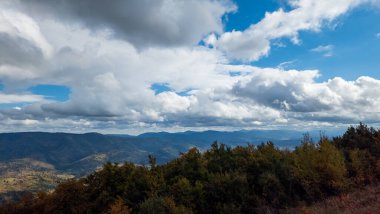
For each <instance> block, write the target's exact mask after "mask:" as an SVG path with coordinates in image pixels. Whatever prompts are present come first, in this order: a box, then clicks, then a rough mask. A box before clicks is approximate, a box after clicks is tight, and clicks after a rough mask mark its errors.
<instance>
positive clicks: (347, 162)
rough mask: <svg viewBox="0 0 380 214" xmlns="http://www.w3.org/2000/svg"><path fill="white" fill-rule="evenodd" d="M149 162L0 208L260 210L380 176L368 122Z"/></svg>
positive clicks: (377, 135) (379, 145)
mask: <svg viewBox="0 0 380 214" xmlns="http://www.w3.org/2000/svg"><path fill="white" fill-rule="evenodd" d="M149 163H150V165H149V166H139V165H135V164H132V163H125V164H112V163H108V164H105V165H104V167H103V169H102V170H100V171H97V172H94V173H93V174H91V175H89V176H87V177H85V178H82V179H79V180H69V181H67V182H64V183H62V184H60V185H59V186H58V187H57V188H56V189H55V190H54V191H53V192H51V193H39V194H36V195H32V194H30V195H27V196H25V197H24V198H23V199H22V200H21V201H19V202H7V203H5V204H3V206H2V207H1V208H0V213H1V212H3V213H261V212H271V211H279V210H286V209H288V208H290V207H294V206H296V205H298V204H300V203H310V202H314V201H317V200H320V199H322V198H324V197H327V196H332V195H338V194H340V193H342V192H344V191H347V190H349V189H350V188H352V187H357V186H362V185H366V184H369V183H373V182H375V181H377V180H378V179H379V178H380V131H378V130H375V129H373V128H369V127H367V126H366V125H364V124H360V125H359V126H357V127H350V128H348V130H347V131H346V132H345V134H344V135H343V136H341V137H336V138H333V139H327V138H326V137H324V136H321V139H320V140H319V141H318V142H313V141H312V140H311V139H310V137H308V136H307V135H305V137H304V140H303V141H302V143H301V144H300V146H298V147H296V148H295V149H294V150H284V149H279V148H277V147H276V146H275V145H274V144H273V143H271V142H267V143H264V144H261V145H260V146H257V147H256V146H252V145H248V146H246V147H240V146H238V147H235V148H230V147H228V146H225V145H223V144H218V143H217V142H215V143H213V144H212V145H211V148H210V149H209V150H207V151H205V152H200V151H199V150H198V149H196V148H192V149H190V150H189V151H188V152H186V153H183V154H181V155H180V157H178V158H177V159H175V160H173V161H171V162H169V163H167V164H164V165H157V164H156V159H155V157H153V156H149Z"/></svg>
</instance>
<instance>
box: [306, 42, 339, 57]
mask: <svg viewBox="0 0 380 214" xmlns="http://www.w3.org/2000/svg"><path fill="white" fill-rule="evenodd" d="M310 51H312V52H317V53H321V54H322V55H323V56H324V57H331V56H333V51H334V46H333V45H320V46H318V47H316V48H313V49H311V50H310Z"/></svg>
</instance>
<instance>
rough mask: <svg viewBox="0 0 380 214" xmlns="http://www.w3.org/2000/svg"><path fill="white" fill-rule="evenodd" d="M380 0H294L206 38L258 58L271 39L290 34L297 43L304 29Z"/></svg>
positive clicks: (265, 52) (222, 47)
mask: <svg viewBox="0 0 380 214" xmlns="http://www.w3.org/2000/svg"><path fill="white" fill-rule="evenodd" d="M376 2H379V1H377V0H375V1H369V0H337V1H329V0H320V1H314V0H291V1H289V5H290V6H291V8H292V9H291V10H290V11H285V10H284V9H282V8H280V9H279V10H277V11H274V12H267V13H266V14H265V17H264V18H263V19H262V20H261V21H259V22H258V23H255V24H252V25H251V26H249V27H248V28H247V29H245V30H243V31H235V30H234V31H232V32H225V33H222V34H220V35H219V36H218V38H216V36H215V35H211V36H210V38H206V39H205V40H204V41H205V42H206V43H207V44H208V45H211V46H214V47H216V48H218V49H220V50H223V51H225V52H226V54H227V55H229V56H230V57H231V58H235V59H241V60H248V61H256V60H258V59H260V58H261V57H263V56H267V55H268V54H269V52H270V48H271V41H273V40H275V39H280V38H290V39H291V41H292V42H293V43H294V44H300V43H301V41H300V39H299V38H298V34H299V32H300V31H319V30H321V28H322V27H323V25H324V24H325V23H331V22H332V21H334V20H335V19H336V18H337V17H339V16H341V15H343V14H345V13H347V12H348V11H349V10H351V9H352V8H354V7H356V6H358V5H360V4H363V3H376Z"/></svg>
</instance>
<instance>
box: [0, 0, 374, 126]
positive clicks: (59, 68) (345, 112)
mask: <svg viewBox="0 0 380 214" xmlns="http://www.w3.org/2000/svg"><path fill="white" fill-rule="evenodd" d="M162 2H166V1H160V2H159V3H155V4H157V5H159V4H160V3H162ZM170 2H171V1H170ZM170 2H169V3H170ZM204 2H205V4H206V3H207V2H208V1H204ZM310 2H311V1H305V0H302V1H292V3H293V10H291V11H289V12H285V11H282V10H279V11H276V12H273V13H267V14H266V16H265V18H264V19H263V20H262V21H260V22H259V23H257V24H254V25H252V26H251V27H250V28H248V29H247V30H246V31H243V32H240V31H233V32H226V33H223V32H222V29H221V28H222V25H221V23H220V18H221V17H220V16H221V15H223V14H224V13H225V12H226V11H229V9H226V8H224V7H223V5H224V4H222V3H221V2H216V1H210V2H208V3H207V5H208V4H212V5H211V6H215V5H214V4H217V5H216V7H219V6H220V5H222V6H220V7H219V9H218V8H216V9H215V10H218V11H217V12H215V11H214V12H215V13H213V14H211V16H209V15H208V14H205V11H203V9H205V10H206V11H207V10H208V9H207V8H203V9H202V8H195V9H194V8H191V10H190V12H191V11H192V12H194V11H196V12H197V13H195V12H194V13H195V14H198V12H199V13H201V15H200V16H199V17H203V18H206V19H207V20H208V21H207V20H206V21H207V22H206V25H205V26H206V27H205V28H203V27H201V29H200V30H199V29H198V27H199V26H194V25H195V24H194V23H192V24H190V25H189V26H188V27H189V31H190V29H194V34H193V35H191V36H190V37H191V39H189V40H187V39H185V40H183V41H182V40H181V39H180V38H177V37H176V34H175V32H174V34H171V33H170V34H168V35H166V34H165V35H166V36H168V37H165V38H164V39H163V40H162V41H161V40H154V41H150V40H149V38H150V36H152V35H154V34H152V35H148V36H146V37H142V38H141V39H143V40H144V41H145V40H146V41H148V42H147V43H149V42H152V44H146V45H147V46H146V47H144V48H141V49H138V48H136V47H137V46H140V45H142V46H144V44H140V43H139V41H134V40H133V39H131V38H132V37H131V36H132V35H130V34H129V32H124V31H125V30H126V29H124V28H123V29H119V28H121V27H123V26H124V25H123V23H119V24H120V25H122V26H121V27H120V26H119V28H116V27H117V26H116V27H115V26H113V25H112V26H111V27H114V28H115V29H116V30H118V32H113V33H116V34H118V36H117V37H114V36H116V35H114V34H113V33H112V32H111V33H110V32H108V31H107V30H105V29H100V27H99V26H100V25H98V24H99V23H96V24H93V25H91V23H90V21H91V20H92V21H94V20H98V19H99V20H98V21H100V23H103V24H104V23H108V24H109V23H110V22H112V23H113V22H114V21H115V20H110V19H108V18H107V19H106V20H103V18H104V17H103V18H101V17H102V16H103V15H99V16H97V15H96V14H95V15H94V14H86V15H85V17H82V16H80V15H78V14H76V15H73V19H74V20H69V18H68V17H66V15H65V14H60V15H59V16H58V17H61V16H65V19H64V20H65V21H63V22H61V21H59V20H58V18H57V17H55V18H52V17H50V16H53V14H50V15H49V16H46V18H47V19H46V20H41V19H40V18H41V17H39V16H38V15H36V14H35V13H34V12H33V11H32V12H30V11H29V12H25V11H28V10H26V9H25V8H24V9H23V11H24V12H25V13H27V14H28V15H20V14H22V13H21V12H14V13H12V14H13V15H14V16H19V15H20V16H21V17H24V18H25V17H27V18H25V19H28V21H29V23H33V25H31V26H32V29H33V30H30V29H28V28H27V27H25V28H23V27H22V26H23V24H22V23H21V22H16V21H13V19H11V21H9V23H11V24H8V25H4V26H13V27H14V28H15V29H21V30H20V32H22V33H18V32H16V31H15V30H14V29H13V28H11V27H7V28H5V27H3V31H1V32H3V33H4V34H6V35H7V36H5V37H1V35H0V37H1V38H3V40H1V38H0V45H4V46H1V47H8V46H6V44H12V45H13V46H14V47H16V48H14V49H15V50H22V51H18V52H17V51H15V52H11V50H10V48H9V47H8V48H1V49H0V78H1V81H2V84H3V85H4V86H5V89H6V90H4V91H2V92H0V103H2V104H11V103H32V104H30V105H26V106H24V107H18V108H13V109H12V108H3V109H0V125H1V126H0V127H5V128H2V129H3V130H5V129H6V130H11V131H15V130H23V129H25V130H31V125H35V129H37V130H51V131H55V130H57V131H75V132H85V131H91V130H97V131H105V132H106V130H115V129H117V130H119V131H125V130H130V129H133V130H141V129H156V130H159V129H163V128H167V127H176V128H178V129H180V128H182V129H183V127H191V128H194V127H195V128H197V127H198V128H199V127H202V128H205V127H235V128H236V127H241V128H243V127H244V128H246V127H255V126H258V125H259V126H266V127H273V126H278V125H284V126H289V127H290V126H297V124H299V122H300V121H302V122H303V123H305V124H330V123H351V122H357V121H365V120H371V121H377V122H379V121H380V117H379V114H378V112H379V111H380V109H379V106H380V105H379V104H380V99H379V98H378V96H377V95H378V93H379V91H380V82H379V80H376V79H373V78H370V77H360V78H358V79H357V80H355V81H347V80H344V79H342V78H339V77H336V78H332V79H331V80H328V81H324V82H317V81H316V79H317V77H318V76H319V75H320V74H319V72H318V71H317V70H305V71H298V70H287V68H286V67H285V66H286V64H282V65H280V66H279V68H259V67H254V66H250V65H232V64H230V62H229V60H228V56H226V55H225V54H224V52H223V51H221V50H224V51H227V55H229V56H230V55H231V54H232V56H235V57H237V58H243V59H249V60H255V59H259V58H260V57H262V56H263V55H266V54H269V51H270V43H271V41H272V40H275V39H278V38H281V37H289V38H291V39H293V41H294V42H295V43H296V42H298V41H299V40H298V38H297V36H298V32H299V31H300V30H319V29H320V28H321V26H322V25H323V22H325V21H327V22H329V21H331V20H334V19H335V18H336V17H338V16H339V15H341V14H343V13H345V12H347V11H348V10H349V9H350V8H352V7H353V6H355V5H357V4H359V2H357V1H338V2H332V3H331V2H329V1H313V3H312V4H311V3H310ZM119 3H120V2H119ZM169 3H168V4H169ZM176 3H178V2H176ZM186 4H187V1H186V3H185V1H184V2H183V5H184V6H186ZM189 4H191V3H189ZM11 5H12V4H11ZM218 5H219V6H218ZM47 6H48V7H50V3H48V5H47ZM74 6H75V5H71V6H70V7H74ZM211 6H210V7H211ZM40 7H43V6H41V5H39V6H38V8H31V10H36V11H38V10H40V9H41V8H40ZM194 7H195V6H194ZM16 9H17V7H16ZM16 9H15V10H16ZM58 9H59V8H58ZM58 9H55V10H54V11H55V12H56V10H58ZM108 9H109V8H108ZM182 9H183V10H185V9H186V8H182ZM65 10H66V9H65ZM143 10H145V9H143ZM198 10H200V11H198ZM61 12H62V11H61ZM177 12H178V13H182V12H181V11H177ZM188 12H189V11H187V12H183V13H185V15H186V14H187V15H186V17H182V18H183V19H185V20H182V19H181V18H178V17H180V16H178V17H177V16H176V17H177V18H178V19H177V18H175V19H173V20H171V19H169V20H171V21H172V22H170V23H166V24H167V25H168V26H167V28H164V29H169V31H170V32H171V31H175V29H177V27H179V25H181V27H182V24H183V23H188V22H189V17H190V15H189V14H188ZM29 13H30V14H29ZM119 15H120V14H119ZM134 15H136V14H134ZM137 15H140V16H141V14H137ZM137 15H136V17H138V16H137ZM42 16H44V17H45V15H42ZM193 16H197V15H194V14H193V15H192V16H191V17H193ZM136 17H135V18H136ZM150 18H151V17H150ZM166 18H167V17H166ZM83 19H84V20H83ZM100 19H102V20H100ZM209 19H210V20H209ZM4 20H5V19H4ZM78 20H82V22H83V23H81V24H78ZM165 20H166V19H165ZM165 20H157V21H158V22H159V23H161V22H162V23H161V24H163V25H165V23H164V22H165ZM166 21H167V20H166ZM191 22H192V21H191ZM197 22H199V21H197ZM145 24H146V23H145ZM201 24H203V23H201ZM89 25H91V26H89ZM28 26H29V25H28ZM0 27H1V26H0ZM124 27H126V26H124ZM181 27H180V28H179V29H178V30H179V31H181ZM22 29H24V30H22ZM94 29H95V30H94ZM206 29H207V30H206ZM210 29H211V30H214V31H217V32H220V33H221V36H220V37H219V38H217V37H216V36H215V35H214V36H213V35H211V36H210V37H208V38H207V43H209V44H213V45H214V46H216V48H208V47H201V46H195V45H194V44H193V39H194V38H197V39H198V40H200V39H202V38H203V34H207V33H209V32H210V31H209V30H210ZM146 30H147V29H145V28H144V29H138V30H137V31H138V35H146V34H147V32H146ZM148 31H149V29H148ZM154 31H160V32H158V33H162V32H161V30H160V29H155V30H154ZM33 32H34V33H33ZM172 33H173V32H172ZM29 34H30V35H29ZM181 34H182V33H181ZM110 35H111V36H110ZM122 35H123V36H124V37H123V36H122ZM173 35H174V37H173V39H174V40H173V44H171V45H168V44H167V43H168V42H169V43H171V40H170V38H172V36H173ZM190 37H189V38H190ZM15 38H16V39H15ZM20 38H21V40H22V41H23V42H19V41H21V40H18V39H20ZM38 38H39V39H38ZM120 38H123V39H120ZM2 41H4V42H3V43H1V42H2ZM41 41H42V42H41ZM189 41H190V42H189ZM194 41H195V39H194ZM153 43H154V44H153ZM330 48H331V50H330V51H332V46H331V47H330ZM317 49H318V48H317ZM319 49H320V50H318V51H322V50H323V51H325V52H323V53H324V54H326V51H327V52H328V51H329V50H328V49H329V46H327V48H326V47H320V48H319ZM326 49H327V50H326ZM315 51H317V50H315ZM39 52H41V53H40V55H38V53H39ZM35 53H37V54H35ZM35 55H36V56H37V57H30V56H35ZM46 56H48V57H46ZM7 57H8V58H7ZM12 59H17V61H15V60H12ZM231 72H232V73H233V72H235V73H238V74H239V75H230V74H231ZM155 83H161V84H165V85H167V86H168V87H170V88H171V89H172V90H171V91H169V92H162V93H159V94H155V92H154V91H153V90H152V89H151V85H152V84H155ZM35 84H59V85H66V86H68V87H69V88H70V89H71V92H72V93H71V94H70V99H69V100H68V101H66V102H51V101H50V102H47V101H46V100H44V99H43V97H41V96H37V95H31V94H25V89H27V88H28V87H30V86H32V85H35ZM183 91H187V96H180V95H179V94H180V93H181V92H183Z"/></svg>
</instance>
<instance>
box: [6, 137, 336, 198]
mask: <svg viewBox="0 0 380 214" xmlns="http://www.w3.org/2000/svg"><path fill="white" fill-rule="evenodd" d="M303 134H304V132H300V131H286V130H270V131H269V130H250V131H246V130H244V131H234V132H221V131H204V132H193V131H187V132H179V133H167V132H158V133H144V134H141V135H138V136H130V135H102V134H99V133H86V134H68V133H44V132H23V133H3V134H0V166H2V167H0V178H2V179H3V181H4V182H3V183H1V182H0V195H1V194H2V193H7V191H8V190H9V188H8V187H9V182H11V183H12V182H13V183H17V182H19V183H20V184H22V185H20V187H18V189H17V188H16V189H17V190H20V189H21V190H22V187H25V186H26V185H25V184H29V183H33V185H29V186H33V188H31V189H30V190H33V191H34V190H37V189H38V188H36V187H38V185H39V184H40V183H41V188H42V187H44V188H45V187H46V188H48V187H51V186H54V185H55V184H56V182H59V181H60V180H61V178H65V177H72V176H74V177H80V176H84V175H86V174H88V173H90V172H93V171H94V170H96V169H97V168H99V167H101V166H102V165H103V164H104V163H106V162H118V163H123V162H125V161H129V162H133V163H136V164H146V163H147V161H148V158H147V157H148V155H149V154H152V155H154V156H155V157H156V158H157V162H158V163H165V162H167V161H170V160H172V159H173V158H175V157H177V156H178V154H179V153H181V152H185V151H187V150H188V149H189V148H191V147H197V148H199V149H200V150H201V151H202V150H206V149H207V148H209V147H210V145H211V144H212V142H214V141H218V142H221V143H224V144H226V145H229V146H232V147H234V146H237V145H247V144H248V143H249V144H254V145H257V144H260V143H262V142H266V141H272V142H273V143H275V144H276V145H277V146H278V147H280V148H293V147H295V146H296V145H298V144H299V143H300V141H301V139H302V137H303ZM335 134H336V133H333V134H332V135H335ZM310 136H311V137H312V138H313V139H318V138H319V132H317V131H313V132H310ZM26 160H27V161H26ZM35 163H38V164H37V165H36V164H35ZM41 164H42V165H43V164H45V165H46V166H49V168H44V167H40V166H41ZM15 166H17V167H15ZM36 166H39V167H36ZM21 174H25V175H29V174H30V175H33V176H24V177H25V179H31V180H30V181H29V180H28V181H25V180H22V178H23V176H19V175H21ZM16 175H17V176H16ZM58 175H59V176H58ZM5 178H6V179H5ZM37 178H38V179H37ZM36 179H37V181H36ZM5 180H7V182H5ZM36 182H37V183H36ZM49 182H50V183H49ZM44 188H42V189H41V190H45V189H46V188H45V189H44ZM21 190H20V191H21ZM27 190H29V189H27ZM0 199H1V197H0ZM0 201H1V200H0Z"/></svg>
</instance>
